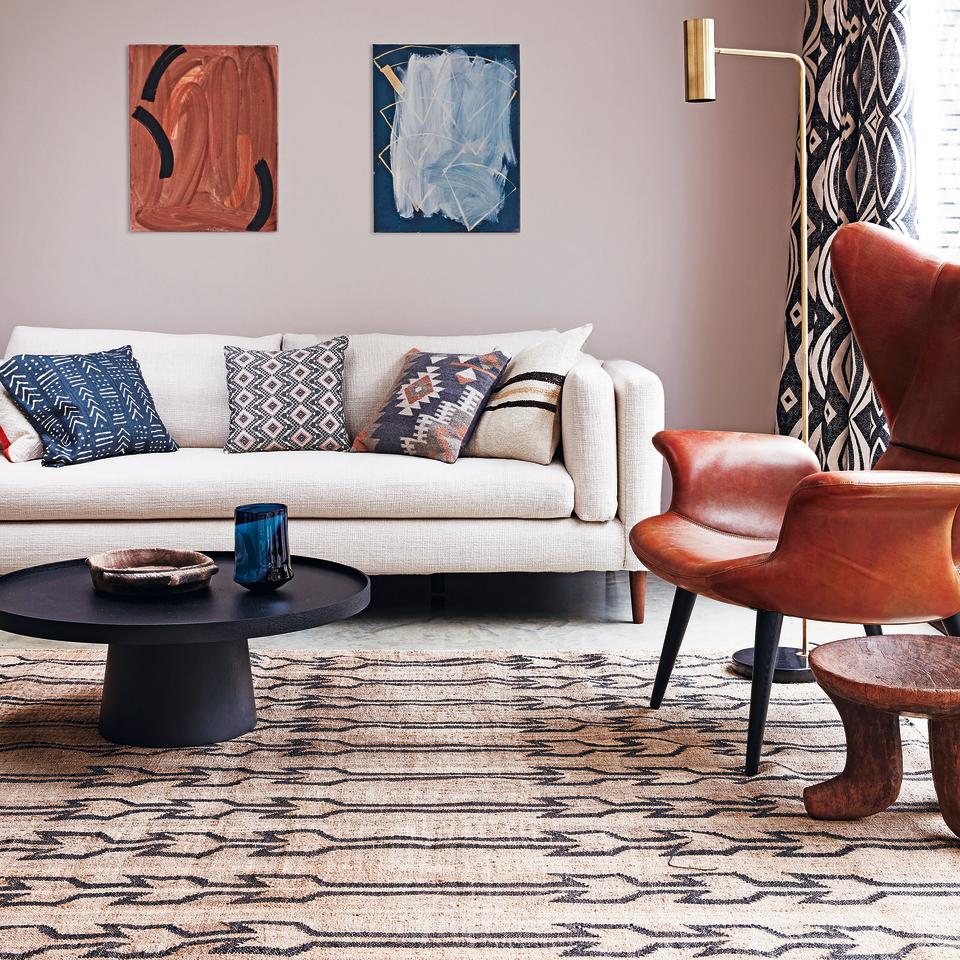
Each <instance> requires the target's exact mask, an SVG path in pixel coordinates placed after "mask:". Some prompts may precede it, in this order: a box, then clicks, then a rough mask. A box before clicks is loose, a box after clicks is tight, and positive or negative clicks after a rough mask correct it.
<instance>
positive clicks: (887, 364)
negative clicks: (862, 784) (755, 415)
mask: <svg viewBox="0 0 960 960" xmlns="http://www.w3.org/2000/svg"><path fill="white" fill-rule="evenodd" d="M831 253H832V260H833V272H834V277H835V278H836V281H837V287H838V288H839V291H840V295H841V297H842V299H843V303H844V306H845V307H846V311H847V315H848V317H849V319H850V324H851V326H852V327H853V330H854V333H855V335H856V337H857V342H858V343H859V345H860V349H861V350H862V352H863V356H864V360H865V361H866V365H867V368H868V369H869V371H870V375H871V377H872V379H873V383H874V388H875V389H876V392H877V396H878V398H879V400H880V403H881V405H882V406H883V410H884V413H885V414H886V417H887V422H888V423H889V425H890V446H889V448H888V449H887V450H886V452H885V453H884V454H883V456H882V457H881V459H880V461H879V463H878V464H877V469H876V470H874V471H872V472H867V471H857V472H854V471H840V472H833V473H821V472H820V469H819V464H818V462H817V460H816V458H815V457H814V455H813V453H811V452H810V450H808V449H807V447H806V446H805V445H804V444H803V443H802V442H801V441H799V440H796V439H793V438H789V437H779V436H766V435H760V434H746V433H721V432H709V431H694V430H667V431H664V432H662V433H659V434H657V435H656V437H655V438H654V444H655V446H656V447H657V449H658V450H659V451H660V452H661V453H662V454H663V456H664V457H665V458H666V461H667V464H668V466H669V467H670V472H671V473H672V475H673V499H672V501H671V504H670V509H669V510H668V511H667V512H666V513H663V514H660V515H659V516H656V517H650V518H648V519H647V520H643V521H641V522H640V523H638V524H637V525H636V526H635V527H634V528H633V531H632V532H631V535H630V541H631V544H632V545H633V549H634V551H635V552H636V554H637V556H638V557H639V558H640V559H641V560H642V561H643V562H644V564H645V565H646V566H647V567H648V568H649V569H650V570H652V571H653V572H654V573H656V574H657V575H658V576H660V577H662V578H663V579H665V580H668V581H669V582H671V583H673V584H675V585H676V587H677V591H676V595H675V597H674V601H673V609H672V611H671V613H670V620H669V623H668V626H667V633H666V638H665V639H664V644H663V652H662V653H661V655H660V665H659V667H658V670H657V678H656V681H655V683H654V687H653V695H652V697H651V699H650V706H651V707H654V708H656V707H659V706H660V702H661V700H662V699H663V695H664V692H665V690H666V687H667V683H668V682H669V680H670V672H671V670H672V669H673V664H674V661H675V659H676V656H677V653H678V651H679V649H680V644H681V642H682V640H683V634H684V631H685V629H686V626H687V622H688V620H689V618H690V613H691V611H692V609H693V604H694V601H695V600H696V597H697V595H698V594H702V595H704V596H708V597H713V598H714V599H716V600H722V601H724V602H726V603H734V604H739V605H740V606H744V607H751V608H753V609H755V610H756V611H757V627H756V636H755V639H754V674H753V681H752V690H751V701H750V723H749V731H748V735H747V762H746V771H747V773H748V774H750V775H752V774H754V773H756V772H757V770H758V769H759V764H760V753H761V750H762V746H763V730H764V726H765V724H766V716H767V704H768V702H769V699H770V689H771V684H772V682H773V673H774V667H775V663H776V657H777V646H778V644H779V639H780V626H781V622H782V618H783V616H784V615H788V616H793V617H807V618H809V619H812V620H826V621H833V622H844V623H858V624H864V625H865V626H866V628H867V630H868V632H874V633H876V632H880V630H879V626H878V625H880V624H888V623H917V622H922V621H928V620H943V621H944V624H945V626H946V629H947V630H948V632H950V633H951V634H953V635H955V636H956V635H958V634H960V616H957V611H960V577H958V573H957V561H958V559H960V524H957V522H956V518H957V509H958V506H960V476H953V474H960V375H958V371H960V265H956V264H948V263H941V261H940V260H939V259H937V258H936V257H932V256H930V255H928V254H926V253H924V252H923V251H922V250H921V249H920V248H919V246H918V245H917V244H916V243H914V242H913V241H911V240H909V239H906V238H904V237H902V236H901V235H899V234H896V233H893V232H892V231H890V230H885V229H882V228H880V227H875V226H871V225H868V224H862V223H857V224H851V225H848V226H845V227H843V228H841V230H840V231H839V232H838V233H837V235H836V236H835V238H834V241H833V246H832V251H831Z"/></svg>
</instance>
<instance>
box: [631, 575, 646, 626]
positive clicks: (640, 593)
mask: <svg viewBox="0 0 960 960" xmlns="http://www.w3.org/2000/svg"><path fill="white" fill-rule="evenodd" d="M646 602H647V571H646V570H631V571H630V606H631V607H632V608H633V622H634V623H643V608H644V606H645V605H646Z"/></svg>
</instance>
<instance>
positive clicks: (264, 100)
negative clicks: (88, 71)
mask: <svg viewBox="0 0 960 960" xmlns="http://www.w3.org/2000/svg"><path fill="white" fill-rule="evenodd" d="M128 50H129V61H130V76H129V82H130V229H131V230H136V231H141V230H160V231H221V232H222V231H241V230H250V231H268V230H276V229H277V48H276V47H270V46H226V47H213V46H186V47H185V46H182V45H180V44H173V45H171V46H167V47H165V46H163V45H162V44H136V45H133V46H130V47H129V48H128Z"/></svg>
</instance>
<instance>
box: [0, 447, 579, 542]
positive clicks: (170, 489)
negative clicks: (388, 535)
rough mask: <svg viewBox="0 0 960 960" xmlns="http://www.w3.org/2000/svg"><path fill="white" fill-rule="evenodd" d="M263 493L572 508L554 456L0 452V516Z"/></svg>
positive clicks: (392, 503) (511, 512)
mask: <svg viewBox="0 0 960 960" xmlns="http://www.w3.org/2000/svg"><path fill="white" fill-rule="evenodd" d="M267 500H269V501H279V502H281V503H285V504H287V506H288V507H289V508H290V516H291V517H315V518H326V517H333V518H338V519H351V518H367V517H371V518H372V517H379V518H433V517H436V518H451V517H453V518H457V517H459V518H489V517H514V518H525V519H526V518H529V519H550V518H554V517H568V516H570V515H571V514H572V512H573V481H572V480H571V479H570V475H569V474H568V473H567V471H566V470H565V469H564V467H563V465H562V464H561V463H552V464H549V465H548V466H542V465H540V464H534V463H522V462H520V461H513V460H482V459H475V460H466V459H465V460H460V461H458V462H457V463H455V464H445V463H438V462H437V461H435V460H424V459H421V458H418V457H399V456H391V455H389V454H383V455H382V456H375V457H370V456H363V455H361V454H356V453H321V452H314V451H279V452H273V453H259V454H257V455H256V456H250V457H237V456H230V455H229V454H226V453H224V452H223V451H222V450H219V449H217V450H212V449H204V448H193V449H182V450H181V451H180V452H179V453H177V454H175V455H174V456H172V457H171V456H166V455H164V454H145V455H143V456H139V457H117V458H114V459H111V460H96V461H93V462H92V463H88V464H85V465H84V467H83V469H82V470H44V469H43V468H42V467H41V466H40V462H39V461H38V460H32V461H30V462H28V463H7V462H6V461H5V460H0V521H4V520H114V519H116V520H131V519H151V518H159V519H176V518H197V519H201V518H210V517H219V518H223V519H224V520H225V521H226V520H228V519H232V517H233V508H234V507H235V506H237V505H238V504H241V503H251V502H259V501H267ZM457 549H458V546H457V544H456V542H451V543H450V550H451V551H456V550H457Z"/></svg>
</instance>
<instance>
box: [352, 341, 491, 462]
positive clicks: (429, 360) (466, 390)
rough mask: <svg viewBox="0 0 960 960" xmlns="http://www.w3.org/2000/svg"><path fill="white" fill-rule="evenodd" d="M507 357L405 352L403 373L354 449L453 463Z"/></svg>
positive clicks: (358, 451) (485, 354) (361, 431)
mask: <svg viewBox="0 0 960 960" xmlns="http://www.w3.org/2000/svg"><path fill="white" fill-rule="evenodd" d="M509 359H510V358H509V357H508V356H507V355H506V354H504V353H500V352H499V351H498V350H494V351H493V352H492V353H482V354H479V355H472V354H465V353H421V352H420V351H419V350H408V351H407V354H406V358H405V365H404V368H403V372H402V373H401V374H400V376H399V378H398V379H397V381H396V383H394V385H393V386H392V387H391V388H390V392H389V393H388V394H387V396H386V397H385V398H384V401H383V404H382V405H381V407H380V409H379V410H378V411H377V413H376V414H375V415H374V416H373V417H372V418H371V420H370V422H369V423H368V424H366V426H364V427H363V428H362V429H361V430H360V432H359V433H358V434H357V437H356V439H355V440H354V441H353V449H354V450H355V451H356V452H357V453H399V454H402V455H404V456H407V457H426V458H427V459H428V460H440V461H441V462H443V463H455V462H456V460H457V457H459V456H460V451H461V450H462V449H463V446H464V444H466V443H467V441H468V440H469V438H470V434H471V433H473V428H474V425H475V424H476V422H477V418H478V417H479V416H480V411H481V410H482V409H483V405H484V404H485V403H486V401H487V397H488V396H489V395H490V391H491V390H492V389H493V387H494V384H495V383H496V382H497V380H498V379H499V378H500V374H501V373H502V372H503V368H504V367H505V366H506V365H507V361H508V360H509Z"/></svg>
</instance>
